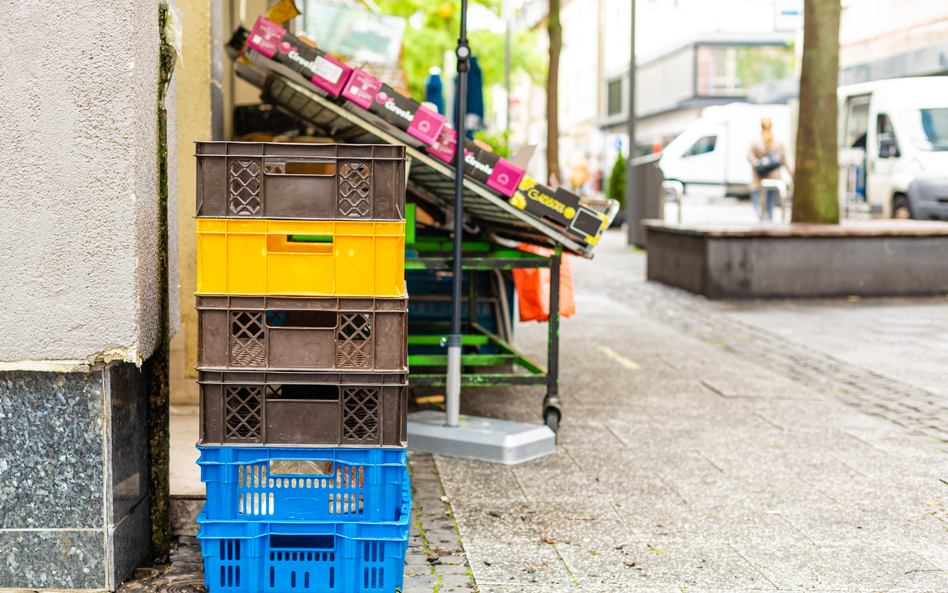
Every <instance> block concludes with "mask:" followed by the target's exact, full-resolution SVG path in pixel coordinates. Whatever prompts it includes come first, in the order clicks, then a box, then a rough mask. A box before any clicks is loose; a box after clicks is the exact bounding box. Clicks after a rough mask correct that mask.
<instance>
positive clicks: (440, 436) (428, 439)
mask: <svg viewBox="0 0 948 593" xmlns="http://www.w3.org/2000/svg"><path fill="white" fill-rule="evenodd" d="M408 448H409V449H412V450H413V451H423V452H425V453H437V454H439V455H446V456H448V457H463V458H464V459H477V460H478V461H489V462H491V463H502V464H504V465H514V464H517V463H523V462H524V461H530V460H532V459H539V458H540V457H546V456H547V455H552V454H553V453H555V452H556V433H554V432H553V431H552V430H550V427H549V426H547V425H545V424H527V423H525V422H512V421H510V420H496V419H494V418H479V417H477V416H465V415H463V414H462V415H461V418H460V422H459V426H458V427H457V428H448V427H446V426H445V425H444V412H436V411H433V410H426V411H424V412H416V413H414V414H410V415H409V416H408Z"/></svg>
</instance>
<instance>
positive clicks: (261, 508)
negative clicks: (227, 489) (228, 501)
mask: <svg viewBox="0 0 948 593" xmlns="http://www.w3.org/2000/svg"><path fill="white" fill-rule="evenodd" d="M272 484H273V479H272V478H271V479H270V484H269V485H268V484H267V466H266V464H259V465H241V466H239V467H238V468H237V487H238V491H239V492H238V495H237V513H238V514H240V515H272V514H273V511H274V505H273V493H272V492H268V490H269V489H270V488H271V487H272Z"/></svg>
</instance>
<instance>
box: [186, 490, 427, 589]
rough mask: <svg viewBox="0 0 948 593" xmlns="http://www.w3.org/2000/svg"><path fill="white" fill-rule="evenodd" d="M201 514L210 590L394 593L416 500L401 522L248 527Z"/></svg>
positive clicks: (405, 508)
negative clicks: (410, 517) (211, 518)
mask: <svg viewBox="0 0 948 593" xmlns="http://www.w3.org/2000/svg"><path fill="white" fill-rule="evenodd" d="M206 508H207V507H206V506H205V510H202V511H201V514H200V515H199V516H198V523H199V524H200V526H201V529H200V531H199V532H198V536H197V537H198V539H199V540H201V554H202V555H203V556H204V581H205V585H206V587H207V590H208V591H209V592H210V593H263V592H269V591H279V592H287V591H301V592H302V591H306V592H312V593H324V592H325V593H330V592H332V593H363V592H369V593H379V592H381V593H386V592H388V593H390V592H394V591H395V589H396V588H399V589H400V588H401V587H402V579H403V576H404V571H405V552H406V551H407V549H408V521H409V515H410V511H411V503H410V502H407V501H406V503H405V504H404V506H403V507H402V513H401V516H402V519H401V520H399V521H390V522H378V523H331V522H328V523H248V522H245V521H211V520H209V519H208V518H207V513H206Z"/></svg>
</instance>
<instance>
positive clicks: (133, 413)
mask: <svg viewBox="0 0 948 593" xmlns="http://www.w3.org/2000/svg"><path fill="white" fill-rule="evenodd" d="M103 376H104V378H105V387H106V390H107V392H108V395H109V399H110V401H111V405H112V418H111V422H112V429H111V437H112V438H111V441H112V445H111V446H112V455H111V475H112V522H113V523H118V522H119V521H121V520H122V518H123V517H125V515H127V514H128V513H129V511H130V510H131V508H132V507H133V506H134V505H135V504H137V503H138V501H140V500H141V499H142V497H144V496H147V495H148V439H147V438H145V435H147V434H148V400H147V398H146V393H145V380H144V377H143V375H142V371H141V369H139V368H137V367H136V366H135V365H132V364H113V365H111V366H109V367H107V368H106V369H105V370H104V371H103Z"/></svg>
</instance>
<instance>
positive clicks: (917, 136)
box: [902, 107, 948, 151]
mask: <svg viewBox="0 0 948 593" xmlns="http://www.w3.org/2000/svg"><path fill="white" fill-rule="evenodd" d="M902 120H903V121H904V122H905V127H906V130H907V131H908V137H909V140H910V141H911V142H912V144H913V145H914V146H915V148H918V149H919V150H930V151H948V107H939V108H936V109H905V110H903V111H902Z"/></svg>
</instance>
